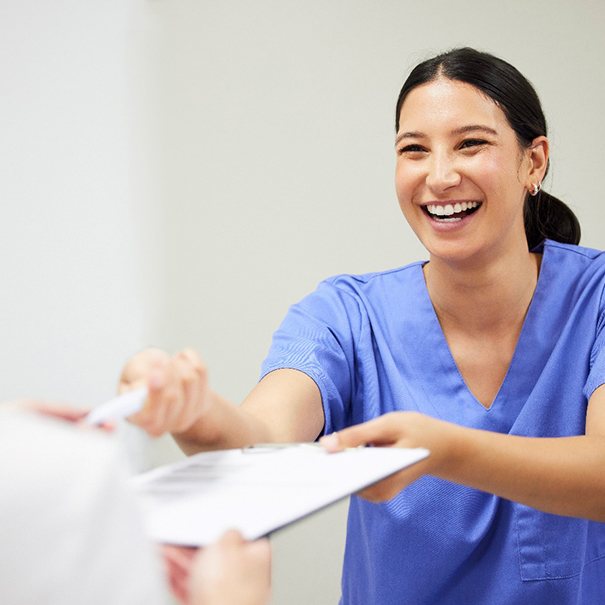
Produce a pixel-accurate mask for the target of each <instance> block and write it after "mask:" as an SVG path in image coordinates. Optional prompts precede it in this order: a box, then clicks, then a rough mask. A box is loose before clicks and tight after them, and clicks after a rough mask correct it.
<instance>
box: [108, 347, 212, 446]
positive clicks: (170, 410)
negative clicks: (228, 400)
mask: <svg viewBox="0 0 605 605" xmlns="http://www.w3.org/2000/svg"><path fill="white" fill-rule="evenodd" d="M141 387H147V390H148V392H149V395H148V397H147V401H146V402H145V405H144V406H143V409H142V410H141V411H140V412H137V413H136V414H133V415H132V416H130V417H129V418H128V419H129V420H130V421H131V422H132V423H133V424H136V425H137V426H140V427H141V428H142V429H144V430H145V431H147V433H149V434H150V435H153V436H159V435H163V434H164V433H176V434H178V433H184V432H186V431H187V430H188V429H190V428H191V427H192V426H193V425H194V424H195V423H196V422H197V420H199V418H200V417H201V416H202V415H203V414H204V412H205V411H206V409H207V408H208V407H209V405H210V391H209V388H208V377H207V371H206V367H205V366H204V364H203V363H202V361H201V359H200V358H199V357H198V355H197V353H196V352H195V351H193V350H191V349H185V350H183V351H181V352H179V353H177V354H176V355H174V356H170V355H168V353H166V352H164V351H162V350H160V349H145V350H144V351H141V352H140V353H137V354H136V355H134V356H133V357H132V358H131V359H130V360H129V361H128V362H127V363H126V365H125V366H124V369H123V370H122V374H121V376H120V384H119V391H120V392H121V393H122V392H125V391H128V390H131V389H135V388H141Z"/></svg>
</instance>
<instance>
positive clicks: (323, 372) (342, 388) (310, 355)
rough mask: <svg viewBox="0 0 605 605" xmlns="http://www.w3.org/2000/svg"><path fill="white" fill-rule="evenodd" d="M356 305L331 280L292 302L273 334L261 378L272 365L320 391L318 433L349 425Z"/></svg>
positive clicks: (357, 322)
mask: <svg viewBox="0 0 605 605" xmlns="http://www.w3.org/2000/svg"><path fill="white" fill-rule="evenodd" d="M359 325H360V312H359V303H358V302H357V300H356V299H355V298H354V296H353V295H352V294H351V293H349V292H347V291H344V290H342V289H340V288H339V287H338V286H337V285H336V284H334V283H333V282H332V281H329V280H328V281H325V282H322V283H321V284H320V285H319V286H318V288H317V290H316V291H315V292H313V293H312V294H310V295H308V296H307V297H305V298H304V299H303V300H301V301H300V302H299V303H297V304H295V305H293V306H292V307H291V308H290V309H289V311H288V313H287V315H286V317H285V318H284V320H283V322H282V323H281V325H280V326H279V328H278V329H277V331H276V332H275V334H274V335H273V341H272V344H271V348H270V350H269V353H268V355H267V358H266V359H265V361H264V362H263V365H262V370H261V378H262V377H263V376H266V375H267V374H268V373H269V372H273V371H274V370H278V369H286V368H288V369H295V370H299V371H301V372H304V373H305V374H307V375H308V376H309V377H310V378H311V379H312V380H313V381H314V382H315V383H316V384H317V386H318V388H319V390H320V392H321V398H322V405H323V409H324V417H325V424H324V431H323V432H324V434H327V433H331V432H333V431H336V430H340V429H342V428H344V427H345V426H347V425H348V424H350V420H349V418H350V409H351V397H352V393H353V389H354V384H353V383H354V377H355V354H354V342H355V334H356V333H358V331H359Z"/></svg>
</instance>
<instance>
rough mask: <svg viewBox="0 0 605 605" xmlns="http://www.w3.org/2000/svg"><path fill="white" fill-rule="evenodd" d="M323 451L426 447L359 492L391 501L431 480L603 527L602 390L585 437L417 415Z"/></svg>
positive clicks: (332, 441)
mask: <svg viewBox="0 0 605 605" xmlns="http://www.w3.org/2000/svg"><path fill="white" fill-rule="evenodd" d="M322 443H323V444H324V445H325V447H326V448H327V449H329V450H338V449H341V448H343V447H354V446H358V445H366V444H373V445H380V446H394V447H426V448H428V449H429V450H430V451H431V455H430V456H429V457H428V458H427V459H425V460H423V461H422V462H420V463H418V464H417V465H414V466H412V467H410V468H408V469H404V470H403V471H401V472H399V473H397V474H395V475H392V476H391V477H389V478H388V479H385V480H383V481H381V482H380V483H377V484H376V485H374V486H372V487H370V488H368V489H366V490H364V491H363V492H362V493H361V496H363V497H364V498H366V499H368V500H371V501H382V500H387V499H389V498H391V497H393V496H394V495H395V494H396V493H397V492H398V491H400V490H401V489H402V488H404V487H405V486H406V485H408V484H409V483H411V482H412V481H414V480H415V479H417V478H418V477H420V476H422V475H425V474H429V475H433V476H436V477H440V478H442V479H447V480H449V481H453V482H455V483H460V484H463V485H466V486H469V487H473V488H475V489H479V490H482V491H485V492H490V493H492V494H496V495H497V496H500V497H502V498H507V499H508V500H513V501H515V502H520V503H521V504H526V505H528V506H531V507H533V508H537V509H539V510H542V511H544V512H548V513H554V514H557V515H566V516H572V517H582V518H586V519H592V520H594V521H605V385H603V386H601V387H599V388H598V389H597V390H596V391H594V393H593V395H592V397H591V398H590V401H589V404H588V413H587V416H586V434H585V435H581V436H577V437H555V438H540V437H536V438H533V437H518V436H515V435H505V434H501V433H494V432H490V431H483V430H478V429H470V428H466V427H462V426H459V425H456V424H451V423H448V422H443V421H441V420H437V419H435V418H431V417H429V416H424V415H422V414H418V413H415V412H394V413H391V414H386V415H384V416H381V417H380V418H377V419H375V420H371V421H370V422H366V423H364V424H360V425H357V426H353V427H351V428H348V429H344V430H342V431H340V432H338V433H337V434H333V435H328V436H326V437H324V438H322Z"/></svg>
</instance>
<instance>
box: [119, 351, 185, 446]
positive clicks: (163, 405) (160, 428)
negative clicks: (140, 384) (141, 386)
mask: <svg viewBox="0 0 605 605" xmlns="http://www.w3.org/2000/svg"><path fill="white" fill-rule="evenodd" d="M174 388H175V387H174V385H173V384H172V381H171V379H170V364H169V362H167V361H165V360H164V361H160V360H157V361H156V363H155V365H154V367H152V368H150V370H149V374H148V377H147V392H148V394H147V399H146V401H145V404H144V405H143V408H142V409H141V411H140V412H137V413H136V414H133V415H132V416H129V418H128V420H129V421H130V422H132V423H133V424H136V425H137V426H140V427H141V428H142V429H144V430H145V431H147V432H148V433H149V434H150V435H152V436H159V435H161V434H162V433H163V432H165V417H166V411H167V406H168V405H170V402H171V399H172V398H173V395H172V392H173V391H174Z"/></svg>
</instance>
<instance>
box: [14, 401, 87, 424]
mask: <svg viewBox="0 0 605 605" xmlns="http://www.w3.org/2000/svg"><path fill="white" fill-rule="evenodd" d="M23 405H24V407H26V408H28V409H30V410H33V411H35V412H37V413H38V414H42V415H44V416H51V417H52V418H58V419H60V420H66V421H68V422H74V423H76V422H80V421H81V420H83V419H84V418H85V417H86V415H87V414H88V410H82V409H75V408H73V407H70V406H68V405H63V404H54V403H46V402H42V401H26V402H24V403H23Z"/></svg>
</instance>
